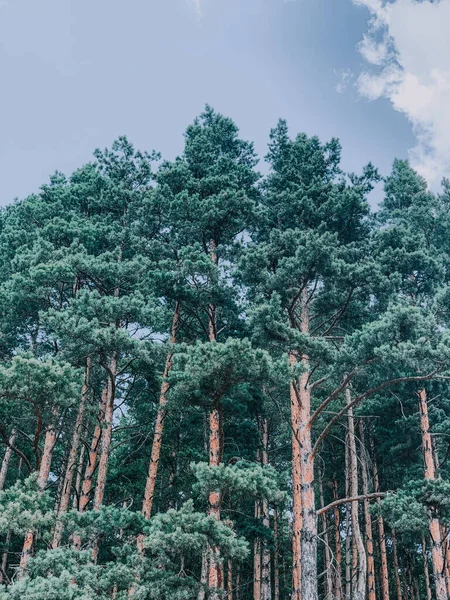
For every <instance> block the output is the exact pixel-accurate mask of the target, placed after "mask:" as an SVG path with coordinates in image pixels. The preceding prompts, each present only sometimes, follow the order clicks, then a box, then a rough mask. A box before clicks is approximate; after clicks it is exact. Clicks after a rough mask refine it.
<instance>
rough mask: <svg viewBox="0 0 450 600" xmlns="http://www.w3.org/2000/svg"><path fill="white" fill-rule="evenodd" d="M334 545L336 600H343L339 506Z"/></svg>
mask: <svg viewBox="0 0 450 600" xmlns="http://www.w3.org/2000/svg"><path fill="white" fill-rule="evenodd" d="M333 499H334V501H336V500H337V499H338V482H337V481H334V482H333ZM333 511H334V536H335V538H334V545H335V554H336V571H335V577H334V598H335V600H342V544H341V512H340V510H339V507H338V506H335V507H334V509H333Z"/></svg>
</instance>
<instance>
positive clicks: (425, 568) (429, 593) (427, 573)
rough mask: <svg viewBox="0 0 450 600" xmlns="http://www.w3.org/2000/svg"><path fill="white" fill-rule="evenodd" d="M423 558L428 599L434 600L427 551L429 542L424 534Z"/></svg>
mask: <svg viewBox="0 0 450 600" xmlns="http://www.w3.org/2000/svg"><path fill="white" fill-rule="evenodd" d="M422 558H423V573H424V578H425V592H426V595H427V600H432V595H431V585H430V571H429V569H428V553H427V542H426V540H425V536H424V535H423V536H422Z"/></svg>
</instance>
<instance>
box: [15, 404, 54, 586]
mask: <svg viewBox="0 0 450 600" xmlns="http://www.w3.org/2000/svg"><path fill="white" fill-rule="evenodd" d="M56 414H57V411H54V417H55V418H56ZM55 442H56V427H55V424H54V423H51V424H50V425H49V427H48V428H47V432H46V434H45V440H44V449H43V452H42V458H41V462H40V465H39V475H38V480H37V483H38V489H39V493H42V492H43V491H44V490H45V487H46V485H47V481H48V478H49V475H50V468H51V464H52V458H53V450H54V447H55ZM34 540H35V531H34V530H32V529H29V530H28V531H27V533H26V535H25V541H24V543H23V548H22V554H21V557H20V571H19V576H20V577H22V576H23V574H24V572H25V569H26V568H27V565H28V561H29V560H30V557H31V553H32V551H33V545H34ZM20 577H19V578H20Z"/></svg>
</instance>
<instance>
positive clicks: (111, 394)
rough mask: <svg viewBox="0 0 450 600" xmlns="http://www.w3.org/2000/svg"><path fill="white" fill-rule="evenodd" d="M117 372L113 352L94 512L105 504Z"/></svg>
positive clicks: (115, 357)
mask: <svg viewBox="0 0 450 600" xmlns="http://www.w3.org/2000/svg"><path fill="white" fill-rule="evenodd" d="M116 372H117V353H116V352H113V355H112V358H111V361H110V364H109V370H108V381H107V389H108V393H107V401H106V411H105V419H104V429H103V432H102V439H101V450H100V459H99V462H98V474H97V485H96V486H95V494H94V504H93V508H94V510H99V509H100V507H101V506H102V504H103V497H104V495H105V487H106V475H107V472H108V461H109V453H110V450H111V439H112V423H113V416H114V400H115V390H116Z"/></svg>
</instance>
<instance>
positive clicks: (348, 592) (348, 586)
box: [345, 435, 352, 600]
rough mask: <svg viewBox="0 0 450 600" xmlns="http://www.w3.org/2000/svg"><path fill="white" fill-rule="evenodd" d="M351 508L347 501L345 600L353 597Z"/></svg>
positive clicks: (347, 455)
mask: <svg viewBox="0 0 450 600" xmlns="http://www.w3.org/2000/svg"><path fill="white" fill-rule="evenodd" d="M345 495H346V497H347V498H349V497H350V449H349V444H348V435H347V436H346V438H345ZM351 510H352V505H351V503H350V502H347V504H346V505H345V600H351V597H352V552H351V543H352V530H351Z"/></svg>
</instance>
